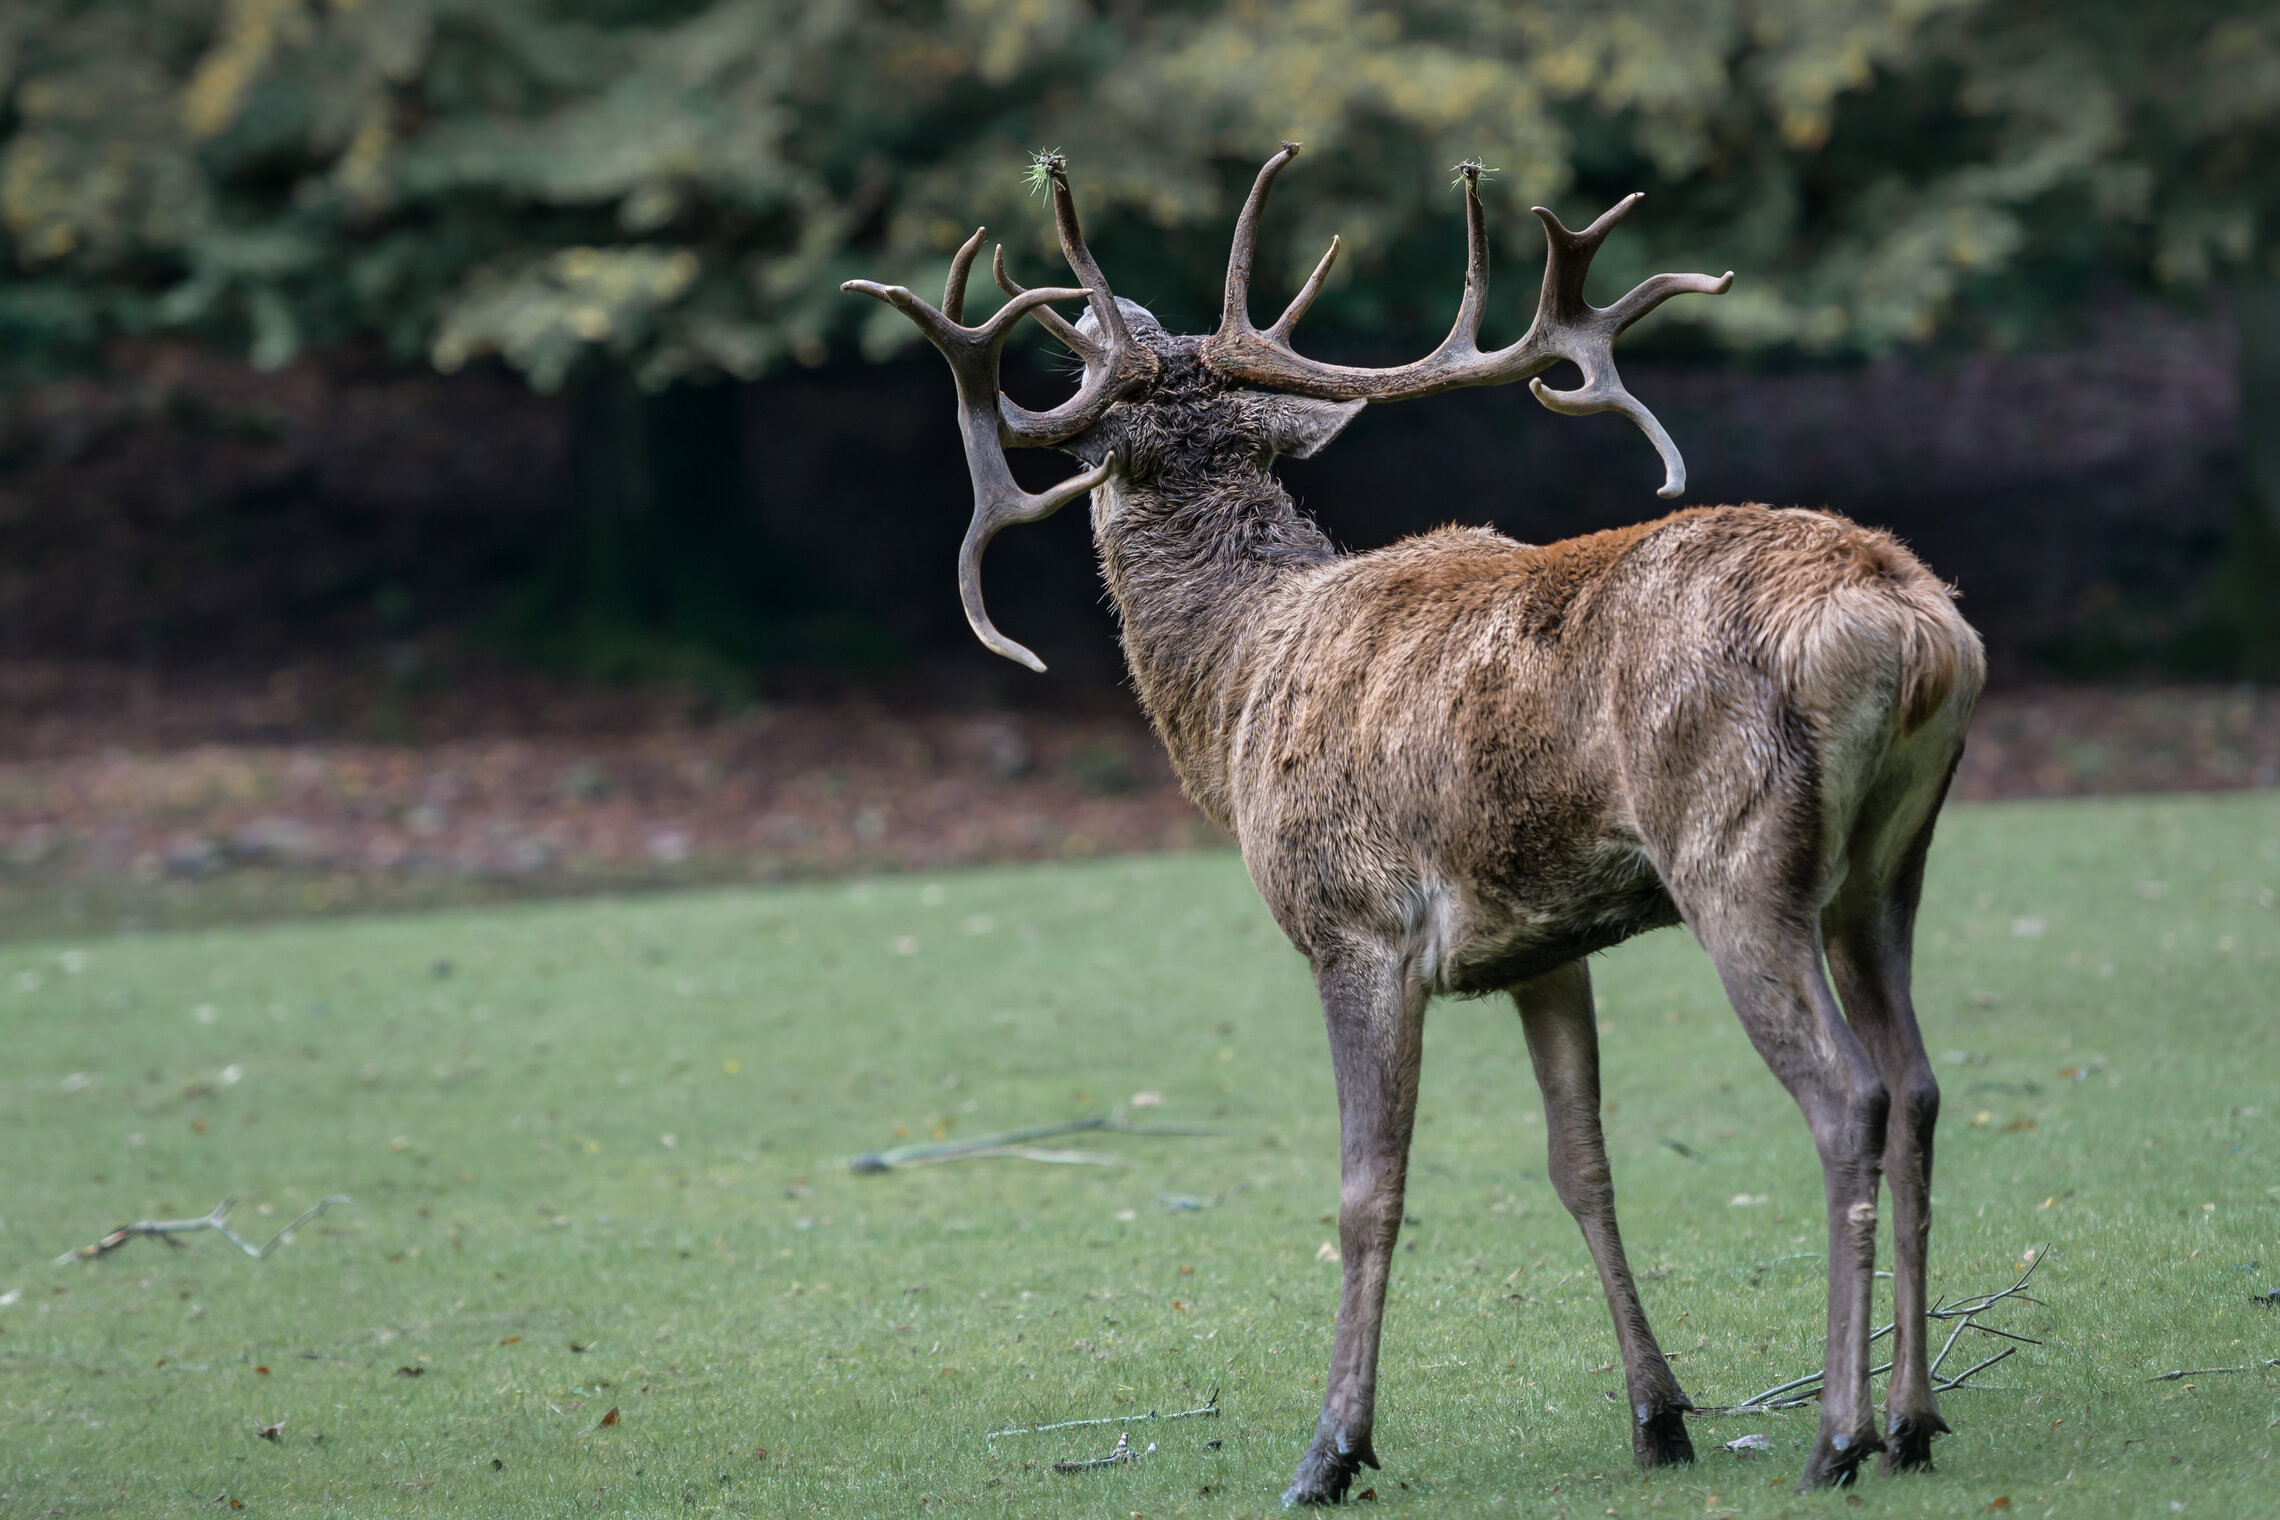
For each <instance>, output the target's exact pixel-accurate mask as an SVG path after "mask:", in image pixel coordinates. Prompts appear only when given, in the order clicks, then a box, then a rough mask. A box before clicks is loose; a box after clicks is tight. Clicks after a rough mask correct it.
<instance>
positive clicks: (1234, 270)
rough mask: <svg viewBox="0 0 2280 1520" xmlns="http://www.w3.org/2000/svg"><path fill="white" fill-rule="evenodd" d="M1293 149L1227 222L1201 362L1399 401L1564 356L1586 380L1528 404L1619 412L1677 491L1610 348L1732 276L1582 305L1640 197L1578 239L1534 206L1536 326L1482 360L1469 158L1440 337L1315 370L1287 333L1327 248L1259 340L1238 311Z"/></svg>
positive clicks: (1524, 375) (1647, 287)
mask: <svg viewBox="0 0 2280 1520" xmlns="http://www.w3.org/2000/svg"><path fill="white" fill-rule="evenodd" d="M1297 152H1298V145H1297V144H1295V143H1285V144H1283V148H1282V151H1281V152H1280V153H1277V154H1276V155H1275V156H1274V157H1272V158H1270V159H1268V160H1267V162H1266V164H1265V166H1264V167H1263V168H1261V169H1260V170H1259V177H1258V179H1257V180H1256V181H1255V182H1254V183H1253V184H1252V186H1251V195H1250V199H1249V200H1247V201H1245V202H1244V205H1243V213H1242V215H1241V216H1240V217H1238V218H1237V219H1236V223H1235V239H1234V246H1233V248H1232V250H1231V251H1230V252H1229V254H1228V259H1227V300H1226V305H1225V307H1224V308H1223V310H1222V311H1221V314H1220V322H1219V330H1218V331H1217V332H1215V333H1213V334H1212V335H1211V336H1210V337H1209V338H1207V339H1205V340H1204V344H1203V357H1204V362H1205V363H1207V364H1208V365H1210V366H1211V367H1212V369H1214V370H1215V371H1217V372H1218V373H1219V374H1220V375H1222V376H1224V377H1226V378H1228V379H1231V380H1243V381H1249V382H1250V383H1252V384H1255V385H1262V386H1266V387H1269V388H1271V389H1275V390H1284V391H1291V392H1294V393H1296V394H1298V395H1302V396H1313V397H1316V398H1318V399H1321V400H1324V401H1356V400H1361V401H1406V400H1409V399H1411V398H1413V397H1417V396H1430V395H1433V394H1435V393H1437V392H1440V391H1445V390H1454V389H1455V388H1457V387H1458V386H1462V385H1504V384H1508V383H1510V382H1512V381H1514V380H1525V379H1528V378H1530V377H1532V376H1534V375H1537V374H1540V373H1542V372H1543V371H1544V370H1546V369H1549V368H1550V367H1551V366H1552V365H1554V364H1556V363H1558V362H1559V361H1560V360H1562V359H1567V360H1571V361H1573V362H1574V364H1575V365H1576V367H1577V368H1579V369H1581V370H1582V371H1583V375H1584V383H1583V384H1582V385H1581V386H1579V387H1578V388H1576V389H1575V390H1572V391H1555V390H1551V389H1550V388H1548V387H1546V386H1544V385H1542V384H1535V385H1532V386H1531V387H1530V389H1531V390H1532V391H1533V393H1534V394H1535V396H1536V398H1537V399H1538V400H1539V401H1541V402H1543V404H1544V405H1545V406H1547V407H1550V408H1551V409H1552V410H1553V411H1557V412H1568V413H1578V412H1599V411H1618V412H1621V413H1622V414H1623V415H1624V416H1626V417H1629V418H1630V419H1631V420H1632V421H1633V422H1634V423H1636V424H1637V425H1638V427H1639V429H1640V431H1642V432H1644V433H1645V434H1646V435H1647V438H1648V441H1649V442H1651V443H1652V444H1653V445H1654V447H1655V452H1656V453H1657V454H1658V455H1660V456H1661V458H1662V462H1663V484H1662V488H1661V491H1660V493H1659V494H1661V495H1663V496H1676V495H1678V494H1680V493H1681V492H1682V491H1684V490H1685V489H1686V465H1685V461H1684V460H1682V459H1681V458H1680V457H1679V453H1678V449H1677V446H1676V445H1674V444H1673V443H1672V442H1671V440H1670V435H1669V434H1668V433H1666V432H1664V431H1663V428H1662V425H1661V424H1660V423H1658V422H1656V421H1655V419H1654V414H1653V413H1651V412H1649V411H1648V410H1647V409H1646V408H1645V407H1644V406H1642V405H1641V404H1640V403H1639V401H1638V399H1637V398H1636V397H1634V396H1632V395H1631V393H1630V392H1629V391H1627V390H1625V389H1624V388H1623V382H1622V379H1621V378H1620V377H1619V376H1618V375H1617V374H1616V371H1615V360H1614V354H1613V351H1612V345H1613V343H1614V341H1615V338H1616V335H1617V334H1619V333H1621V332H1622V331H1623V330H1624V329H1625V328H1627V327H1629V326H1630V325H1631V324H1632V323H1634V322H1636V321H1638V320H1639V318H1641V317H1643V316H1645V315H1646V314H1647V313H1648V312H1650V311H1652V310H1654V308H1655V307H1657V306H1659V305H1661V304H1662V303H1663V302H1664V301H1667V300H1669V299H1670V298H1671V297H1672V296H1675V295H1682V294H1687V293H1690V292H1691V293H1699V294H1707V295H1717V294H1722V293H1723V292H1725V291H1726V290H1728V289H1731V288H1732V286H1733V283H1734V276H1733V274H1732V272H1731V271H1728V272H1727V273H1726V274H1725V275H1723V276H1721V277H1719V278H1717V279H1712V278H1711V277H1710V276H1708V275H1700V274H1659V275H1656V276H1654V277H1653V278H1652V279H1650V280H1647V281H1645V282H1643V283H1642V284H1640V285H1639V286H1638V287H1637V288H1636V289H1634V290H1633V291H1631V292H1630V293H1629V294H1628V295H1626V296H1624V297H1623V298H1622V299H1621V300H1619V301H1617V302H1616V303H1615V304H1614V305H1613V306H1610V307H1607V308H1606V309H1604V310H1601V309H1599V308H1597V307H1594V306H1592V305H1591V304H1590V303H1589V302H1587V301H1586V300H1584V298H1583V284H1584V279H1585V276H1587V275H1588V274H1589V273H1590V271H1591V256H1592V254H1593V253H1595V252H1597V251H1598V248H1599V245H1600V244H1601V243H1602V242H1604V241H1606V238H1607V235H1608V233H1610V232H1611V231H1613V230H1614V227H1615V224H1616V223H1617V222H1619V221H1621V220H1622V219H1623V215H1624V213H1625V212H1627V211H1629V210H1630V209H1631V207H1632V206H1634V205H1636V204H1637V203H1638V201H1639V199H1640V197H1638V196H1636V195H1632V196H1627V197H1625V198H1624V199H1623V200H1622V201H1621V202H1620V203H1619V204H1617V205H1616V206H1615V207H1614V208H1613V209H1612V210H1610V211H1609V212H1607V214H1606V215H1604V216H1602V217H1600V218H1599V219H1598V220H1597V221H1594V222H1593V223H1592V224H1591V225H1590V226H1588V227H1586V228H1584V229H1583V231H1581V232H1570V231H1569V230H1568V229H1567V228H1566V227H1564V226H1562V225H1561V224H1560V220H1559V218H1558V217H1555V216H1553V215H1552V214H1551V213H1550V212H1549V211H1546V210H1544V209H1543V208H1542V207H1537V208H1536V215H1537V216H1538V217H1540V218H1542V220H1543V223H1544V232H1545V236H1546V238H1547V239H1548V240H1549V244H1550V254H1549V256H1548V258H1547V259H1546V261H1545V264H1544V288H1543V293H1542V295H1541V296H1540V297H1539V299H1538V301H1537V306H1536V320H1535V322H1534V323H1533V324H1532V325H1531V326H1530V327H1529V329H1528V331H1527V334H1526V335H1525V336H1523V337H1522V338H1521V339H1520V341H1519V342H1517V343H1514V344H1512V345H1511V346H1509V347H1507V348H1500V349H1496V350H1494V351H1492V352H1487V353H1484V352H1482V351H1481V348H1480V343H1479V335H1480V323H1481V317H1482V315H1483V314H1484V312H1485V311H1486V309H1487V302H1488V222H1487V216H1486V213H1485V212H1483V210H1482V209H1481V202H1480V177H1481V175H1482V174H1484V173H1486V172H1487V171H1486V170H1485V169H1484V168H1483V167H1482V166H1481V165H1480V164H1478V163H1472V162H1467V163H1463V164H1459V165H1458V166H1457V172H1458V173H1459V174H1460V175H1461V176H1463V184H1464V191H1465V290H1464V296H1463V298H1462V299H1461V300H1460V301H1459V302H1458V305H1457V317H1456V321H1455V322H1454V323H1453V324H1452V325H1451V326H1450V329H1449V335H1448V336H1447V337H1446V338H1444V339H1442V340H1441V344H1440V346H1439V347H1437V348H1435V349H1434V350H1433V352H1431V353H1430V354H1427V355H1426V356H1425V357H1424V358H1422V359H1418V360H1415V361H1413V362H1411V363H1409V364H1401V365H1395V366H1393V367H1391V368H1388V369H1362V368H1356V367H1353V366H1350V365H1343V364H1324V363H1322V362H1320V361H1318V360H1314V359H1308V358H1306V357H1304V356H1303V355H1301V354H1299V353H1298V352H1297V351H1295V350H1294V349H1292V347H1291V346H1290V333H1291V329H1292V327H1294V326H1295V325H1296V324H1297V322H1298V319H1299V317H1300V316H1301V315H1302V314H1303V313H1304V312H1305V311H1306V309H1307V307H1308V306H1309V305H1310V304H1311V303H1312V302H1313V300H1314V297H1315V296H1316V295H1317V294H1318V293H1319V292H1320V290H1321V286H1322V281H1323V279H1324V278H1325V277H1326V276H1327V275H1328V273H1329V270H1330V260H1331V258H1332V257H1334V256H1335V254H1336V252H1337V245H1336V243H1335V242H1333V243H1332V245H1331V252H1330V254H1328V255H1325V256H1324V258H1323V260H1322V262H1321V263H1320V264H1319V265H1317V266H1316V267H1315V271H1314V274H1313V275H1312V276H1311V277H1309V278H1308V280H1307V282H1306V286H1305V288H1304V289H1302V290H1301V291H1300V292H1299V294H1298V298H1297V299H1296V300H1294V301H1292V302H1291V304H1290V309H1289V310H1287V311H1285V312H1284V313H1283V315H1282V317H1281V318H1280V319H1279V320H1278V321H1277V322H1276V323H1275V325H1274V326H1273V327H1271V328H1269V329H1267V331H1265V332H1263V333H1262V332H1259V331H1258V330H1257V329H1255V328H1254V327H1252V325H1251V318H1250V312H1249V309H1248V304H1247V303H1248V299H1249V288H1250V276H1251V257H1252V252H1253V249H1254V248H1255V247H1256V246H1257V242H1258V224H1259V216H1260V213H1261V211H1262V209H1263V207H1264V206H1265V203H1266V198H1267V191H1268V190H1269V189H1270V188H1271V187H1272V186H1273V184H1274V181H1275V176H1276V175H1278V174H1280V173H1281V172H1282V169H1283V166H1284V165H1286V164H1288V163H1289V162H1290V160H1291V159H1292V157H1293V156H1295V155H1296V154H1297Z"/></svg>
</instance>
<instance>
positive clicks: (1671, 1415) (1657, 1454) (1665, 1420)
mask: <svg viewBox="0 0 2280 1520" xmlns="http://www.w3.org/2000/svg"><path fill="white" fill-rule="evenodd" d="M1691 1407H1693V1406H1691V1405H1689V1404H1684V1403H1679V1404H1669V1405H1665V1406H1664V1407H1663V1408H1661V1409H1653V1408H1650V1407H1648V1406H1646V1405H1641V1406H1639V1408H1640V1412H1639V1417H1638V1421H1637V1423H1636V1424H1634V1425H1633V1426H1632V1427H1631V1455H1633V1456H1634V1457H1637V1458H1638V1459H1639V1465H1640V1466H1641V1467H1669V1466H1671V1465H1672V1464H1674V1463H1678V1462H1691V1461H1693V1460H1694V1442H1693V1439H1692V1438H1691V1437H1689V1436H1688V1435H1687V1433H1686V1411H1687V1410H1688V1409H1690V1408H1691Z"/></svg>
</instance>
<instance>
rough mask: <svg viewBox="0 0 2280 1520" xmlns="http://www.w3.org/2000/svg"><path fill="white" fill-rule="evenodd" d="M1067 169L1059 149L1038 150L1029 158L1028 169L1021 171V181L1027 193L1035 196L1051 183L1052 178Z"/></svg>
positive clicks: (1066, 162)
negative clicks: (1026, 187) (1025, 185)
mask: <svg viewBox="0 0 2280 1520" xmlns="http://www.w3.org/2000/svg"><path fill="white" fill-rule="evenodd" d="M1068 167H1069V161H1068V160H1067V159H1066V158H1064V157H1062V156H1061V150H1060V149H1059V148H1039V149H1038V150H1037V151H1036V153H1034V154H1032V155H1031V156H1030V160H1029V167H1028V168H1027V169H1025V170H1023V171H1022V175H1021V178H1022V181H1023V182H1024V183H1025V184H1027V185H1028V186H1029V193H1030V194H1031V195H1036V194H1038V193H1040V192H1041V191H1043V190H1044V189H1045V188H1046V187H1047V186H1049V185H1051V184H1052V183H1053V176H1054V175H1056V174H1059V173H1060V172H1061V171H1062V170H1064V169H1066V168H1068Z"/></svg>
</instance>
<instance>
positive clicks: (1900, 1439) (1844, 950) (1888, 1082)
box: [1821, 786, 1948, 1472]
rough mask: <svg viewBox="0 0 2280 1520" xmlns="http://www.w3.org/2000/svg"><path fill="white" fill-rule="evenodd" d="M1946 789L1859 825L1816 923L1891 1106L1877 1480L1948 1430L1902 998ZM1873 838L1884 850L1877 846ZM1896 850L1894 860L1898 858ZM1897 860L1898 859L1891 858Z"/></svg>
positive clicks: (1934, 1109)
mask: <svg viewBox="0 0 2280 1520" xmlns="http://www.w3.org/2000/svg"><path fill="white" fill-rule="evenodd" d="M1944 790H1945V788H1944V786H1943V787H1941V788H1938V789H1933V790H1931V791H1929V794H1928V796H1926V797H1924V798H1923V799H1921V800H1920V801H1919V802H1918V805H1917V806H1916V807H1915V808H1913V809H1912V810H1909V811H1908V812H1907V813H1902V814H1901V815H1900V816H1898V817H1893V816H1891V815H1885V816H1882V817H1878V816H1876V815H1873V814H1872V815H1869V816H1868V817H1866V818H1864V824H1866V825H1867V826H1868V827H1867V828H1865V829H1864V830H1863V833H1864V835H1865V836H1867V837H1862V838H1860V839H1857V840H1856V841H1855V844H1854V847H1853V850H1852V858H1853V860H1854V861H1855V862H1856V866H1855V869H1854V870H1853V871H1852V873H1851V874H1850V875H1849V876H1848V877H1847V879H1846V881H1845V883H1844V885H1843V887H1842V888H1840V889H1839V891H1838V893H1837V896H1836V897H1835V899H1834V900H1832V901H1831V902H1830V904H1829V906H1828V907H1827V908H1826V909H1824V910H1823V912H1822V915H1821V921H1822V926H1823V933H1824V935H1825V936H1826V939H1827V943H1828V957H1829V971H1830V974H1831V975H1832V976H1833V977H1834V978H1835V980H1836V984H1837V992H1838V994H1839V995H1840V996H1841V997H1842V998H1843V999H1844V1007H1845V1018H1846V1020H1847V1022H1849V1023H1850V1024H1851V1025H1852V1028H1853V1032H1854V1033H1855V1034H1856V1035H1858V1036H1859V1037H1860V1041H1861V1044H1862V1045H1864V1046H1865V1047H1866V1048H1867V1050H1868V1054H1869V1059H1870V1060H1872V1061H1873V1062H1875V1064H1876V1070H1877V1074H1878V1076H1879V1077H1881V1078H1882V1079H1883V1082H1884V1085H1885V1088H1886V1090H1887V1091H1889V1092H1890V1093H1891V1094H1892V1099H1893V1102H1892V1112H1891V1117H1890V1120H1889V1122H1888V1123H1887V1125H1886V1127H1885V1135H1884V1176H1885V1180H1886V1182H1887V1184H1888V1185H1889V1187H1890V1189H1891V1194H1892V1310H1893V1313H1892V1321H1893V1326H1894V1329H1893V1346H1892V1378H1891V1381H1890V1383H1889V1384H1888V1385H1887V1388H1886V1392H1885V1399H1884V1407H1885V1414H1886V1424H1885V1438H1884V1461H1883V1465H1884V1468H1885V1470H1886V1471H1888V1472H1890V1471H1896V1470H1904V1469H1908V1468H1929V1467H1930V1466H1931V1465H1932V1437H1933V1436H1934V1435H1937V1434H1939V1433H1941V1432H1943V1431H1945V1430H1946V1429H1947V1428H1948V1427H1947V1422H1946V1421H1944V1420H1942V1419H1941V1418H1940V1411H1939V1403H1938V1401H1937V1399H1936V1398H1935V1397H1934V1396H1933V1389H1932V1378H1931V1373H1930V1371H1929V1369H1928V1368H1927V1366H1926V1345H1927V1337H1926V1325H1925V1320H1924V1310H1925V1302H1924V1297H1925V1287H1924V1258H1925V1255H1926V1252H1927V1249H1928V1247H1929V1245H1930V1243H1931V1233H1932V1204H1931V1187H1932V1129H1933V1126H1934V1125H1935V1124H1936V1123H1937V1122H1938V1120H1939V1113H1940V1087H1939V1083H1938V1081H1937V1080H1935V1079H1934V1078H1933V1076H1932V1066H1931V1062H1930V1061H1929V1060H1928V1059H1927V1058H1926V1057H1925V1055H1924V1037H1923V1034H1922V1032H1921V1031H1920V1030H1919V1029H1918V1028H1917V1026H1916V1009H1915V1005H1914V1003H1913V1002H1912V1001H1911V999H1910V997H1909V981H1910V975H1909V972H1910V964H1911V951H1912V945H1913V941H1914V938H1915V926H1916V904H1917V901H1918V899H1919V898H1920V897H1921V896H1922V893H1923V884H1924V857H1925V855H1926V854H1927V853H1928V852H1929V850H1930V848H1931V842H1932V815H1933V814H1934V813H1936V811H1937V809H1938V804H1939V799H1940V795H1941V793H1942V792H1943V791H1944ZM1877 833H1881V834H1883V835H1885V836H1886V837H1885V838H1881V839H1880V838H1877V837H1874V835H1875V834H1877ZM1895 846H1896V848H1895ZM1892 856H1897V859H1891V858H1890V857H1892Z"/></svg>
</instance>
